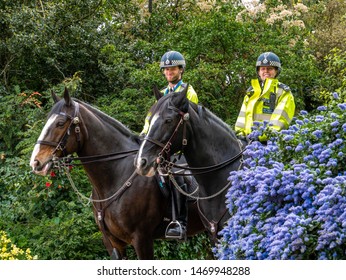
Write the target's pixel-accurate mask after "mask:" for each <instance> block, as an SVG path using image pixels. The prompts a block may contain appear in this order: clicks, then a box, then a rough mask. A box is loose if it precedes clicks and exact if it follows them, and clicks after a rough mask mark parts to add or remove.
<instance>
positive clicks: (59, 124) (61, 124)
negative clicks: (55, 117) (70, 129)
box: [56, 120, 65, 127]
mask: <svg viewBox="0 0 346 280" xmlns="http://www.w3.org/2000/svg"><path fill="white" fill-rule="evenodd" d="M64 124H65V121H63V120H60V121H58V122H57V123H56V127H63V126H64Z"/></svg>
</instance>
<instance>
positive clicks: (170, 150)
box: [135, 87, 247, 244]
mask: <svg viewBox="0 0 346 280" xmlns="http://www.w3.org/2000/svg"><path fill="white" fill-rule="evenodd" d="M186 93H187V87H186V88H185V90H183V91H182V92H175V93H170V94H167V95H165V96H163V97H162V96H161V95H160V93H159V92H156V93H155V96H156V98H157V99H158V101H157V102H156V103H155V104H154V105H153V106H152V108H151V109H150V110H151V112H152V114H151V119H150V127H149V131H148V134H147V135H146V137H145V138H144V140H143V142H142V144H141V146H140V149H139V152H138V154H137V157H136V161H135V165H136V169H137V172H138V173H139V174H140V175H144V176H148V177H150V176H153V175H154V174H155V172H156V171H157V170H160V169H161V170H167V169H169V167H170V166H177V165H174V163H172V162H170V161H169V156H170V155H171V154H174V153H177V152H179V151H180V152H183V154H184V155H185V158H186V161H187V163H188V166H189V168H190V170H192V174H193V175H194V178H195V179H196V181H197V183H198V185H199V192H198V195H196V199H197V200H198V206H199V208H200V213H201V219H202V221H203V223H204V225H205V228H206V230H207V231H208V233H209V235H210V238H211V241H212V243H214V244H215V242H216V241H217V236H218V235H217V233H218V232H219V231H220V230H221V229H222V228H223V226H224V224H225V222H227V220H228V219H229V218H230V213H229V211H227V207H226V198H225V195H226V192H227V189H228V188H229V185H230V182H229V181H228V180H227V178H228V177H229V173H230V171H232V170H238V169H240V168H241V167H242V158H243V151H244V149H245V147H246V145H247V141H243V140H240V139H239V138H238V137H237V136H236V134H235V132H234V131H233V130H232V129H231V128H230V127H229V126H228V125H227V124H226V123H224V122H223V121H222V120H221V119H220V118H219V117H217V116H216V115H215V114H213V113H212V112H211V111H210V110H208V109H206V108H205V107H203V106H201V105H196V104H194V103H192V102H190V101H189V100H188V99H187V97H186ZM168 171H169V170H168ZM187 195H189V194H187Z"/></svg>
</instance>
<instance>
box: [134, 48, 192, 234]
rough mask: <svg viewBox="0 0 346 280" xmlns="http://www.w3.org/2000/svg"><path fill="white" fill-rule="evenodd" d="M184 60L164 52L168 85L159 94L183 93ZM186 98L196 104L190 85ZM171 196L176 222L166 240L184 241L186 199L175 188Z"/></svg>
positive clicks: (179, 179) (181, 183) (163, 66)
mask: <svg viewBox="0 0 346 280" xmlns="http://www.w3.org/2000/svg"><path fill="white" fill-rule="evenodd" d="M185 66H186V62H185V58H184V57H183V55H182V54H181V53H180V52H177V51H169V52H166V53H165V54H164V55H163V56H162V57H161V61H160V71H161V73H162V74H163V76H165V78H166V80H167V82H168V85H167V87H165V88H163V89H162V90H161V92H162V93H163V94H164V95H166V94H169V93H172V92H180V91H183V90H184V89H185V88H186V87H187V84H185V83H184V82H183V80H182V77H183V74H184V71H185ZM187 98H188V99H189V100H190V101H191V102H193V103H196V104H198V97H197V94H196V92H195V90H194V89H193V87H192V86H191V85H189V87H188V90H187ZM150 116H151V115H150V112H149V113H148V114H147V116H146V118H145V123H144V127H143V130H142V132H141V134H140V135H141V136H144V135H146V134H147V133H148V130H149V125H150V123H149V120H150ZM175 180H176V182H177V183H178V185H179V186H180V187H181V188H182V190H183V191H185V192H186V184H184V180H183V178H182V177H181V176H176V177H175ZM172 195H173V198H174V200H175V201H174V202H172V203H175V207H174V208H175V211H176V213H175V214H176V215H175V216H176V217H177V222H174V223H171V224H170V226H169V227H168V228H167V230H166V237H167V238H176V239H185V238H186V227H187V198H186V196H185V195H183V194H182V193H180V192H179V191H178V190H177V189H176V188H175V187H172Z"/></svg>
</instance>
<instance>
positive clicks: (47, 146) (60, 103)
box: [30, 89, 81, 176]
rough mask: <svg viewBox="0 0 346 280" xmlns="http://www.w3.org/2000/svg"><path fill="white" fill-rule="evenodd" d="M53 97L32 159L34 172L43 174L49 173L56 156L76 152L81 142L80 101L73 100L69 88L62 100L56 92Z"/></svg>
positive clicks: (31, 163) (31, 164)
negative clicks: (51, 106) (52, 103)
mask: <svg viewBox="0 0 346 280" xmlns="http://www.w3.org/2000/svg"><path fill="white" fill-rule="evenodd" d="M52 97H53V100H54V102H55V104H54V106H53V108H52V110H51V111H50V113H49V115H48V120H47V122H46V124H45V126H44V127H43V130H42V131H41V134H40V136H39V138H38V140H37V142H36V145H35V147H34V150H33V152H32V155H31V159H30V166H31V167H32V170H33V172H34V173H36V174H39V175H42V176H45V175H47V173H48V171H49V170H50V168H51V167H52V164H53V159H54V158H59V157H62V156H66V155H69V154H72V153H73V152H76V151H77V150H78V146H79V145H80V143H81V139H80V137H81V136H80V127H79V121H80V120H79V117H78V116H79V103H77V102H75V101H73V100H72V98H71V97H70V95H69V93H68V91H67V89H65V92H64V98H62V99H61V100H59V98H58V97H57V96H56V95H55V94H54V93H52ZM75 137H77V141H76V138H75ZM73 138H74V139H73Z"/></svg>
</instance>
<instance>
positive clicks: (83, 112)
mask: <svg viewBox="0 0 346 280" xmlns="http://www.w3.org/2000/svg"><path fill="white" fill-rule="evenodd" d="M53 98H54V101H55V104H54V106H53V108H52V110H51V111H50V113H49V115H48V121H47V123H46V124H45V126H44V128H43V130H42V132H41V135H40V137H39V139H38V141H37V143H36V145H35V148H34V150H33V153H32V156H31V160H30V165H31V167H32V169H33V171H34V172H35V173H36V174H39V175H43V176H44V175H46V174H47V172H48V171H49V170H50V169H51V167H52V164H53V162H54V161H55V162H59V159H61V158H66V156H67V155H71V154H73V153H77V155H78V159H80V160H81V163H82V164H83V167H84V169H85V171H86V173H87V175H88V178H89V179H90V182H91V184H92V185H93V189H92V202H93V206H94V207H93V208H94V215H95V219H96V222H97V224H98V226H99V228H100V230H101V231H102V233H103V241H104V244H105V246H106V248H107V250H108V252H109V254H110V255H111V256H112V258H114V259H123V258H126V256H125V251H126V250H125V248H126V246H127V245H128V244H131V245H132V246H133V247H134V249H135V251H136V254H137V257H138V258H139V259H153V257H154V249H153V241H154V239H160V238H164V236H165V229H166V226H167V224H168V223H169V220H168V221H166V220H167V217H169V215H168V212H169V211H168V209H169V207H168V205H169V201H170V198H169V197H167V196H164V195H163V192H162V191H161V190H160V189H159V185H158V182H157V180H156V179H155V178H148V177H144V176H140V175H138V174H137V173H136V172H135V168H134V166H133V163H134V159H135V156H136V153H137V151H138V149H139V145H140V140H139V137H138V136H137V135H136V134H134V133H132V132H131V131H130V130H129V129H128V128H126V127H125V126H124V125H122V124H121V123H120V122H118V121H117V120H115V119H113V118H111V117H109V116H107V115H106V114H104V113H102V112H101V111H100V110H97V109H96V108H94V107H92V106H90V105H88V104H86V103H84V102H81V101H79V100H77V99H72V98H71V97H70V95H69V93H68V91H67V90H65V93H64V98H63V99H61V100H59V99H58V98H57V97H56V96H55V95H54V94H53ZM189 222H190V223H189V225H188V235H190V236H191V235H194V234H197V233H199V232H202V231H203V230H204V228H203V225H202V223H201V221H200V219H199V216H198V211H197V208H196V204H194V203H191V204H190V207H189Z"/></svg>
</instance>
